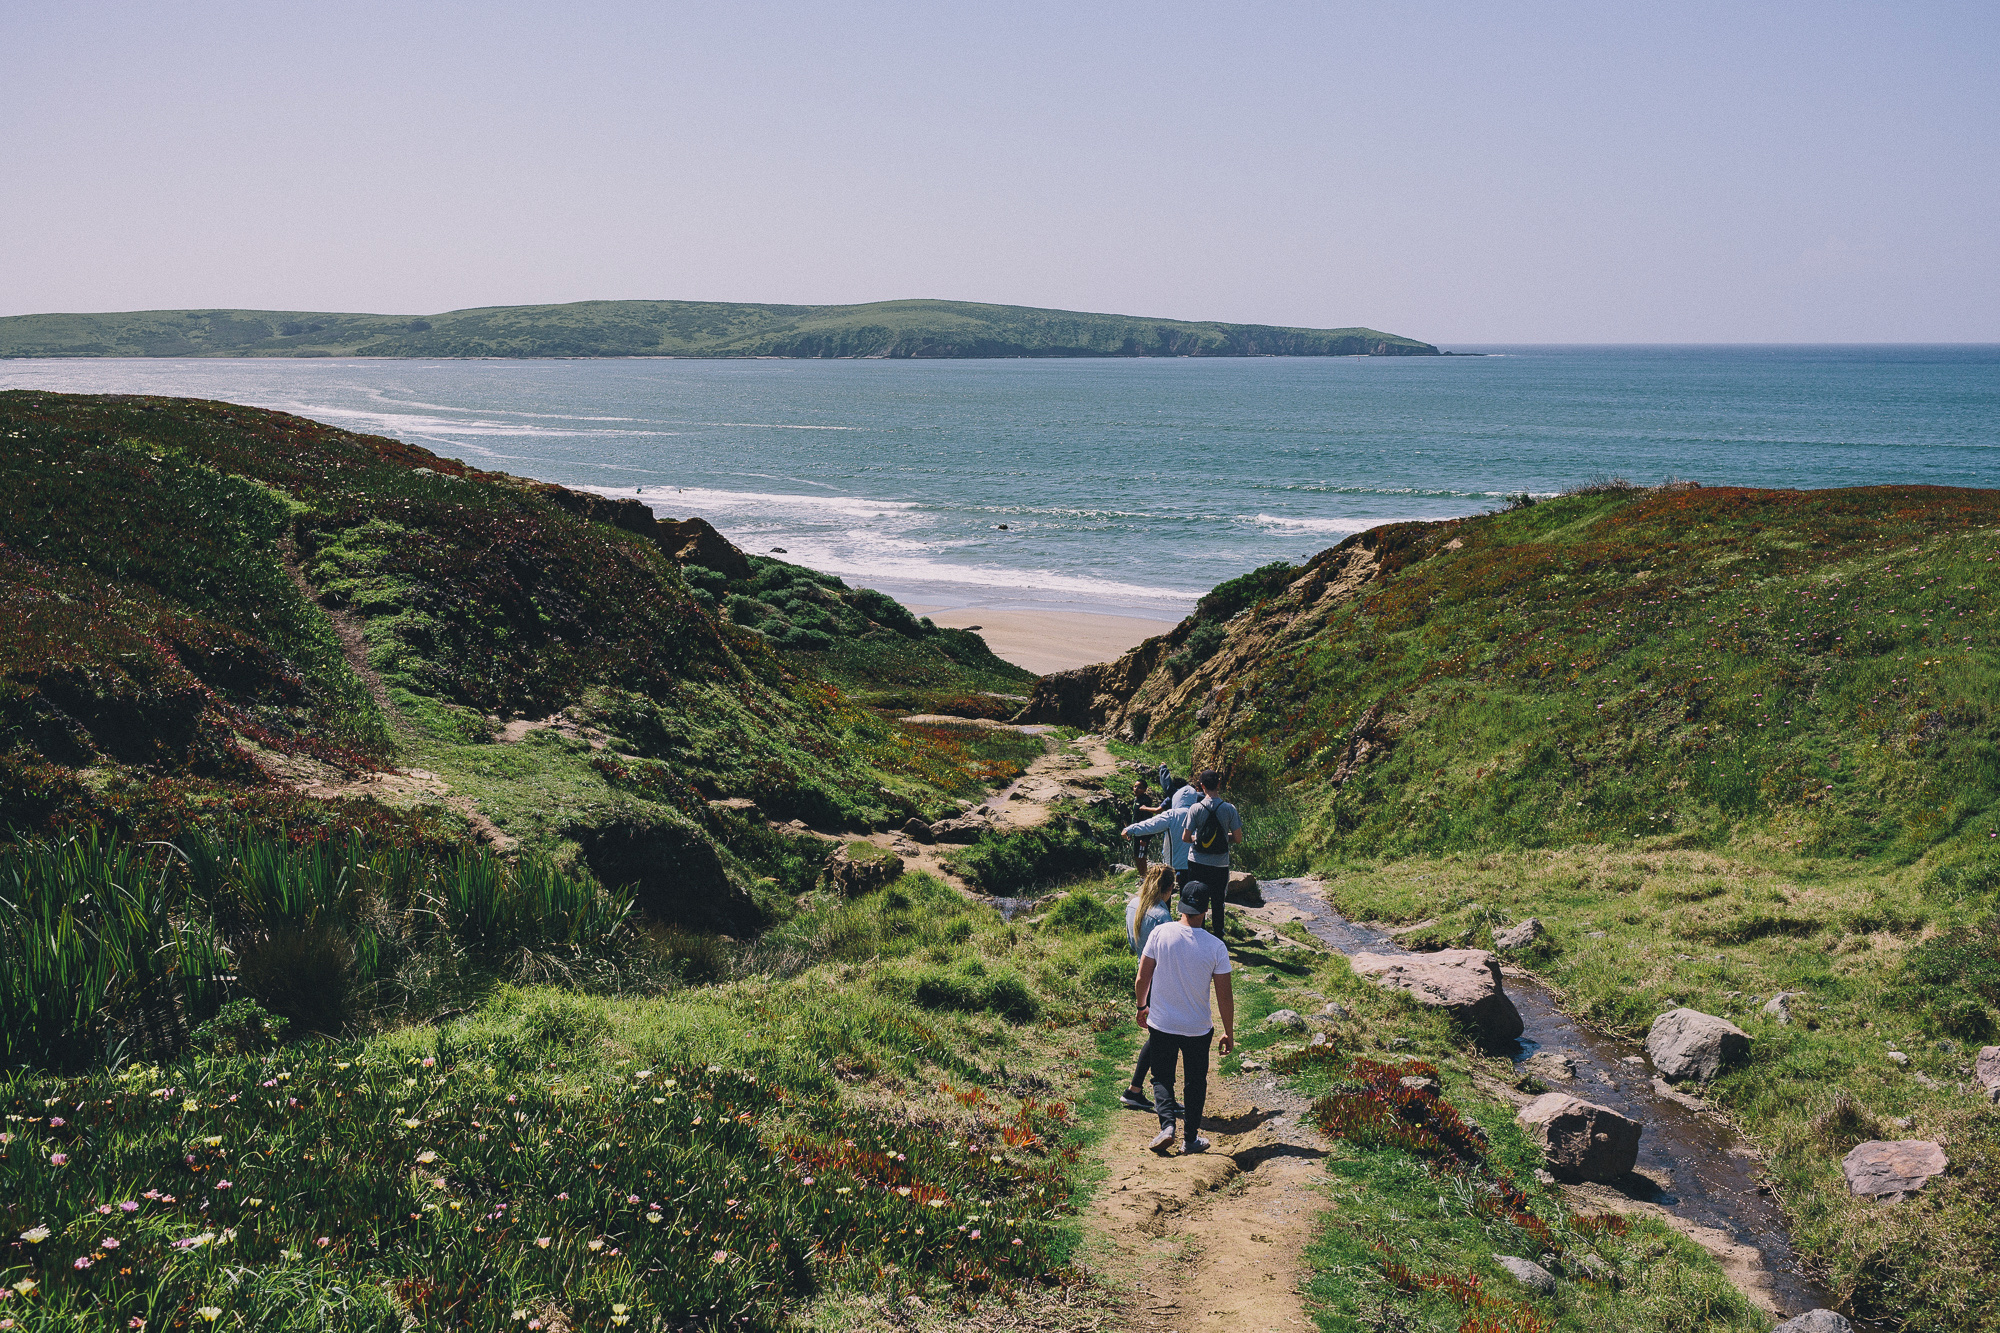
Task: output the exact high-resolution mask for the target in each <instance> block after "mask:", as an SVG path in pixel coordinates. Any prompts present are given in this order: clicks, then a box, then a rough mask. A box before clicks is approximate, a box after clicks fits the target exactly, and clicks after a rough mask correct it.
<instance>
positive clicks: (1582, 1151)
mask: <svg viewBox="0 0 2000 1333" xmlns="http://www.w3.org/2000/svg"><path fill="white" fill-rule="evenodd" d="M1517 1119H1519V1120H1520V1122H1521V1123H1522V1124H1523V1125H1525V1126H1526V1127H1527V1129H1528V1133H1529V1136H1530V1137H1532V1138H1533V1139H1534V1140H1535V1141H1536V1142H1537V1143H1538V1144H1540V1145H1541V1149H1542V1152H1543V1154H1544V1155H1546V1156H1547V1157H1548V1159H1549V1170H1550V1171H1551V1172H1553V1173H1554V1174H1555V1176H1556V1177H1557V1178H1558V1179H1560V1180H1571V1181H1575V1180H1617V1179H1619V1178H1620V1177H1622V1176H1624V1175H1625V1174H1626V1173H1627V1172H1629V1171H1630V1170H1631V1169H1632V1168H1633V1167H1634V1166H1636V1165H1638V1162H1639V1135H1640V1133H1641V1132H1642V1131H1643V1130H1644V1128H1645V1127H1644V1126H1643V1125H1641V1124H1640V1123H1639V1122H1638V1121H1636V1120H1629V1119H1627V1118H1626V1117H1624V1116H1622V1115H1620V1114H1618V1112H1616V1111H1614V1110H1612V1109H1611V1108H1610V1107H1608V1106H1599V1105H1597V1104H1596V1103H1595V1102H1586V1101H1583V1100H1581V1099H1579V1098H1576V1097H1570V1096H1565V1095H1564V1094H1563V1093H1560V1092H1550V1093H1544V1094H1543V1095H1542V1096H1540V1097H1537V1098H1535V1100H1533V1101H1532V1102H1529V1103H1528V1104H1527V1105H1526V1106H1524V1107H1522V1108H1521V1110H1520V1112H1519V1113H1518V1115H1517Z"/></svg>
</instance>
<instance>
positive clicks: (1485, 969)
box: [1348, 949, 1522, 1046]
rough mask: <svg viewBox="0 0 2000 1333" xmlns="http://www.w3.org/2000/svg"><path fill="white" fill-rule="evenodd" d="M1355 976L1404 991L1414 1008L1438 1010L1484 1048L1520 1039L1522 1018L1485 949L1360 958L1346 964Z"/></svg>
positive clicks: (1497, 962)
mask: <svg viewBox="0 0 2000 1333" xmlns="http://www.w3.org/2000/svg"><path fill="white" fill-rule="evenodd" d="M1348 963H1349V965H1350V966H1351V967H1353V969H1354V973H1355V975H1356V976H1363V977H1370V978H1372V979H1373V980H1374V981H1375V983H1376V984H1377V985H1379V986H1388V987H1392V988H1394V989H1397V990H1401V991H1406V992H1408V994H1409V995H1410V996H1411V998H1413V999H1415V1000H1416V1001H1417V1003H1419V1004H1425V1005H1430V1006H1432V1007H1433V1008H1438V1009H1443V1010H1445V1011H1446V1012H1448V1013H1449V1014H1450V1015H1451V1016H1452V1017H1453V1018H1454V1019H1457V1020H1458V1021H1459V1022H1460V1023H1463V1024H1465V1025H1466V1026H1467V1027H1469V1028H1472V1029H1474V1030H1476V1031H1477V1032H1478V1033H1479V1037H1480V1040H1481V1041H1483V1042H1485V1043H1486V1044H1487V1045H1489V1046H1498V1045H1502V1044H1504V1043H1506V1042H1510V1041H1513V1040H1514V1039H1515V1038H1516V1037H1519V1036H1520V1035H1521V1029H1522V1025H1521V1013H1520V1011H1519V1010H1518V1009H1516V1008H1515V1007H1514V1002H1513V1001H1512V1000H1510V999H1508V998H1507V990H1506V987H1505V986H1504V985H1502V984H1501V981H1500V960H1499V959H1498V958H1495V957H1494V956H1493V955H1492V954H1490V953H1488V952H1486V951H1485V950H1484V949H1445V950H1442V951H1441V952H1438V953H1428V954H1378V953H1359V954H1355V955H1354V956H1353V957H1352V958H1350V959H1348Z"/></svg>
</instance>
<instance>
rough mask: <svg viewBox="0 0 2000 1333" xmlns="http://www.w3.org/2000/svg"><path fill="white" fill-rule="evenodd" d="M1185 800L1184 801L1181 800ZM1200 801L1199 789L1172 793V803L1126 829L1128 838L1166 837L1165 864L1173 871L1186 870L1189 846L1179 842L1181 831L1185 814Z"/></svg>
mask: <svg viewBox="0 0 2000 1333" xmlns="http://www.w3.org/2000/svg"><path fill="white" fill-rule="evenodd" d="M1183 798H1185V799H1183ZM1199 800H1201V789H1200V788H1199V787H1182V788H1181V789H1180V790H1179V791H1177V792H1175V793H1174V799H1173V802H1172V803H1171V804H1170V805H1168V806H1167V808H1166V809H1164V810H1162V811H1160V813H1159V814H1157V815H1154V816H1153V817H1152V818H1151V819H1142V820H1140V821H1139V822H1138V823H1136V824H1133V825H1131V826H1129V827H1127V828H1126V830H1125V836H1126V837H1128V838H1150V837H1152V836H1153V835H1154V834H1155V833H1164V834H1166V835H1167V864H1168V865H1170V866H1172V867H1173V868H1174V869H1175V870H1186V869H1187V863H1188V846H1189V844H1188V843H1186V842H1183V841H1182V840H1181V830H1183V829H1185V828H1186V827H1187V812H1188V811H1189V810H1190V809H1191V808H1192V807H1193V806H1194V804H1195V803H1196V802H1197V801H1199Z"/></svg>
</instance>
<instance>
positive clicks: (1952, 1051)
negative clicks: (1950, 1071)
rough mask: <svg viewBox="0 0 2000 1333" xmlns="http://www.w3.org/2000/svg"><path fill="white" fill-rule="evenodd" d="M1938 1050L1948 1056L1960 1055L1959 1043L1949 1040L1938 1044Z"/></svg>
mask: <svg viewBox="0 0 2000 1333" xmlns="http://www.w3.org/2000/svg"><path fill="white" fill-rule="evenodd" d="M1937 1048H1938V1049H1939V1050H1941V1051H1943V1052H1944V1053H1945V1054H1946V1055H1957V1054H1958V1043H1957V1042H1955V1041H1951V1040H1948V1039H1944V1040H1940V1041H1939V1042H1938V1044H1937Z"/></svg>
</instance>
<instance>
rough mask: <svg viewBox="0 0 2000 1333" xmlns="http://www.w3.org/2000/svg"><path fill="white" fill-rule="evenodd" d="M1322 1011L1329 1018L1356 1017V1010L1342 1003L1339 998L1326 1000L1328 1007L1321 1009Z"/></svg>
mask: <svg viewBox="0 0 2000 1333" xmlns="http://www.w3.org/2000/svg"><path fill="white" fill-rule="evenodd" d="M1320 1013H1321V1014H1322V1015H1323V1016H1325V1017H1327V1018H1353V1017H1354V1011H1353V1010H1352V1009H1349V1008H1348V1007H1347V1006H1346V1005H1344V1004H1342V1003H1341V1002H1340V1001H1339V1000H1328V1001H1327V1002H1326V1008H1324V1009H1322V1010H1320Z"/></svg>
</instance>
